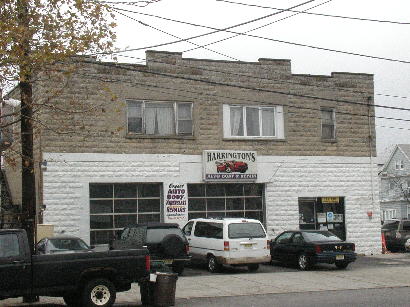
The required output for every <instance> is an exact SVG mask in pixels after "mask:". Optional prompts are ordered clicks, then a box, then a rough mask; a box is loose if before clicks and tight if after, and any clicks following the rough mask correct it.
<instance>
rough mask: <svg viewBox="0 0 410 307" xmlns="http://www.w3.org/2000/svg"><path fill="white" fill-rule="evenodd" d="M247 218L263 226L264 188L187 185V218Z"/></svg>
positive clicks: (260, 186)
mask: <svg viewBox="0 0 410 307" xmlns="http://www.w3.org/2000/svg"><path fill="white" fill-rule="evenodd" d="M212 217H239V218H241V217H246V218H252V219H257V220H259V221H261V222H262V223H263V221H264V207H263V184H252V183H246V184H230V183H225V184H220V183H218V184H188V218H189V219H193V218H212Z"/></svg>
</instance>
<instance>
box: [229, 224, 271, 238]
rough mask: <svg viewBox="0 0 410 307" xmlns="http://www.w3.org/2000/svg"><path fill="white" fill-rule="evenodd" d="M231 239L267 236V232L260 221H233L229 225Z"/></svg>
mask: <svg viewBox="0 0 410 307" xmlns="http://www.w3.org/2000/svg"><path fill="white" fill-rule="evenodd" d="M228 236H229V239H239V238H265V237H266V233H265V230H263V227H262V225H261V224H259V223H232V224H229V226H228Z"/></svg>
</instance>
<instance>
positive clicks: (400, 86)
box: [115, 0, 410, 155]
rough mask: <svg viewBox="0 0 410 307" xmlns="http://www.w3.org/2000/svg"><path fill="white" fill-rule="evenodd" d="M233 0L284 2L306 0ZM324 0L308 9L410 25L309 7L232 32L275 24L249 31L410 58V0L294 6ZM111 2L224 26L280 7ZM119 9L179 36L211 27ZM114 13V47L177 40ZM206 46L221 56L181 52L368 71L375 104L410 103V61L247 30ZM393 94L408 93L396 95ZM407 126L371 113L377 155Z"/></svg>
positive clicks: (403, 135) (409, 138)
mask: <svg viewBox="0 0 410 307" xmlns="http://www.w3.org/2000/svg"><path fill="white" fill-rule="evenodd" d="M118 1H124V0H118ZM131 1H136V0H131ZM232 1H234V2H241V3H246V4H256V5H261V6H267V7H272V8H281V9H285V8H289V7H292V6H295V5H298V4H301V3H303V2H306V0H299V1H291V0H252V1H250V0H232ZM322 3H324V4H323V5H320V6H318V7H317V8H314V9H312V10H309V11H308V12H312V13H322V14H330V15H339V16H349V17H358V18H366V19H376V20H389V21H397V22H401V23H409V24H391V23H381V22H370V21H359V20H349V19H340V18H331V17H321V16H313V15H307V14H298V15H296V16H293V17H290V18H288V19H285V20H282V21H278V22H275V23H272V22H274V21H276V20H279V19H282V18H284V17H287V16H290V15H292V14H294V13H290V12H286V13H281V14H278V15H275V16H271V17H269V18H265V19H262V20H260V21H258V22H253V23H250V24H247V25H245V26H241V27H237V28H234V29H232V31H236V32H245V31H248V30H251V29H254V28H256V27H259V26H262V25H266V24H269V23H272V24H270V25H268V26H266V27H263V28H261V29H259V30H256V31H252V32H249V34H253V35H258V36H264V37H269V38H272V39H277V40H284V41H289V42H294V43H300V44H307V45H313V46H319V47H324V48H329V49H336V50H343V51H348V52H354V53H360V54H364V55H371V56H376V57H382V58H390V59H397V60H402V61H408V62H410V39H409V38H410V36H409V34H410V14H409V12H410V1H409V0H392V1H385V0H384V1H382V0H331V1H327V0H321V1H319V0H318V1H312V2H310V3H309V4H306V5H304V6H301V7H298V8H296V9H295V10H306V9H308V8H310V7H313V6H316V5H319V4H322ZM115 7H116V8H122V9H127V10H130V11H135V12H140V13H145V14H155V15H158V16H161V17H166V18H170V19H175V20H180V21H186V22H191V23H195V24H200V25H206V26H210V27H214V28H225V27H229V26H232V25H235V24H239V23H242V22H245V21H249V20H252V19H255V18H259V17H262V16H266V15H268V14H271V13H274V12H277V10H272V9H269V8H257V7H249V6H242V5H238V4H230V3H226V2H221V1H216V0H161V1H158V0H157V2H155V3H152V4H150V5H148V6H146V7H138V6H137V5H133V6H130V5H120V4H115ZM123 13H124V14H126V15H128V16H129V17H132V18H134V19H136V20H139V21H141V22H143V23H145V24H147V25H149V26H151V27H155V28H157V29H159V30H162V31H166V32H168V33H169V34H172V35H175V36H178V37H180V38H187V37H190V36H194V35H198V34H201V33H207V32H210V30H209V29H204V28H200V27H194V26H190V25H186V24H179V23H175V22H171V21H165V20H161V19H158V18H155V17H150V16H144V15H140V14H136V13H128V12H123ZM117 17H118V19H117V23H118V27H117V34H118V41H117V47H118V48H120V49H126V48H145V47H149V46H153V45H156V44H161V43H166V42H171V41H175V40H177V39H176V38H175V37H172V36H169V35H167V34H165V33H161V32H160V31H158V30H154V29H153V28H151V27H148V26H146V25H142V24H141V23H138V22H137V21H135V20H132V19H130V18H127V17H125V16H122V15H120V14H117ZM229 36H232V34H229V33H224V32H222V33H217V34H213V35H209V36H206V37H201V38H198V39H195V40H192V42H194V43H196V44H200V45H204V44H207V43H210V42H213V41H217V40H219V39H222V38H225V37H229ZM194 47H195V46H194V45H192V44H189V43H186V42H184V43H178V44H172V45H167V46H162V47H157V48H150V49H156V50H163V51H178V52H183V51H186V50H189V49H192V48H194ZM207 48H210V49H212V50H214V51H217V52H218V53H222V54H224V55H226V56H223V55H221V54H218V53H214V52H211V51H208V50H204V49H202V48H201V49H197V50H194V51H189V52H184V53H183V57H189V58H204V59H223V60H232V58H234V59H237V60H241V61H257V60H258V58H273V59H290V60H291V61H292V72H293V73H298V74H299V73H302V74H321V75H330V73H331V72H334V71H343V72H359V73H370V74H374V77H375V103H376V104H379V105H387V106H394V107H404V108H408V109H410V64H407V63H400V62H392V61H385V60H379V59H370V58H366V57H359V56H353V55H345V54H339V53H335V52H328V51H321V50H315V49H311V48H306V47H299V46H294V45H288V44H283V43H277V42H273V41H267V40H262V39H258V38H252V37H246V36H238V37H235V38H232V39H229V40H226V41H224V42H220V43H216V44H213V45H210V46H208V47H207ZM122 55H127V56H132V57H136V58H125V57H118V61H119V62H134V63H141V60H144V59H145V50H139V51H133V52H127V53H122ZM227 56H229V57H231V58H229V57H227ZM138 58H140V59H138ZM386 95H390V96H386ZM391 96H400V97H407V98H394V97H391ZM376 116H383V117H395V118H400V119H408V120H410V111H393V110H388V109H384V108H377V109H376ZM399 128H402V129H399ZM407 129H410V121H409V122H404V121H396V120H386V119H376V131H377V149H378V152H379V155H380V154H381V153H383V152H384V151H385V149H386V148H388V147H389V146H391V145H393V144H397V143H410V130H407Z"/></svg>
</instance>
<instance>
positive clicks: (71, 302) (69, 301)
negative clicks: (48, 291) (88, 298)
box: [63, 293, 81, 307]
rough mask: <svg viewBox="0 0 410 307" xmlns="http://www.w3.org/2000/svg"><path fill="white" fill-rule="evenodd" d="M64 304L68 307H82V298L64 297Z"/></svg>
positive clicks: (73, 295)
mask: <svg viewBox="0 0 410 307" xmlns="http://www.w3.org/2000/svg"><path fill="white" fill-rule="evenodd" d="M63 300H64V303H65V304H66V305H67V306H68V307H79V306H81V298H80V295H79V294H74V293H73V294H69V295H64V296H63Z"/></svg>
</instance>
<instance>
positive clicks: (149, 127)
mask: <svg viewBox="0 0 410 307" xmlns="http://www.w3.org/2000/svg"><path fill="white" fill-rule="evenodd" d="M127 132H128V133H129V134H142V135H153V136H156V135H157V136H167V135H192V134H193V121H192V103H191V102H160V101H135V100H128V101H127Z"/></svg>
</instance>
